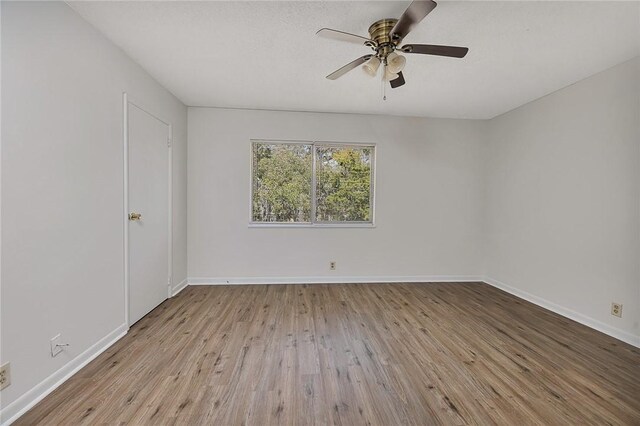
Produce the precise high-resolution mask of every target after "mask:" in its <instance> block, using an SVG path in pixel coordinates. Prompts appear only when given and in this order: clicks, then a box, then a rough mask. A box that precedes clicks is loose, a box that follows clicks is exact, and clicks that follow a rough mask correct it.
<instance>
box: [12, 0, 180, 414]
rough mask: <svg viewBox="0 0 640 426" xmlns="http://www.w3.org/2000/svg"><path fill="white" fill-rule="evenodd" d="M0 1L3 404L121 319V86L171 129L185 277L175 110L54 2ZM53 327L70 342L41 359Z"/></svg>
mask: <svg viewBox="0 0 640 426" xmlns="http://www.w3.org/2000/svg"><path fill="white" fill-rule="evenodd" d="M1 7H2V290H1V291H2V302H1V303H2V305H1V308H2V313H1V321H2V329H1V332H2V350H1V354H0V355H1V358H2V362H11V369H12V379H13V380H12V384H11V386H9V387H8V388H6V389H4V390H3V391H2V407H3V408H5V407H7V405H9V404H11V403H12V402H13V401H15V400H16V399H17V398H18V397H19V396H20V395H22V394H24V393H25V392H26V391H28V390H29V389H31V388H33V387H34V386H35V385H36V384H38V383H40V382H42V381H43V380H44V379H45V378H47V377H49V376H50V375H51V374H52V373H54V372H56V371H58V370H59V369H61V368H62V367H64V366H65V365H66V364H67V363H69V362H70V361H71V360H72V359H73V358H75V357H77V356H78V355H80V354H82V353H83V352H84V351H85V350H87V349H88V348H90V347H91V346H92V345H94V344H95V343H96V342H98V341H99V340H100V339H102V338H103V337H105V336H107V335H108V334H109V333H111V332H112V331H114V330H115V329H117V328H118V327H119V326H121V325H122V324H123V323H124V289H123V217H122V215H123V173H122V170H123V153H122V151H123V149H122V132H123V130H122V125H123V120H122V109H123V106H122V92H124V91H126V92H128V93H129V94H131V95H132V96H133V97H135V98H136V99H138V100H140V101H141V102H144V104H145V105H149V106H151V107H152V108H154V109H155V110H156V111H157V113H158V114H160V115H161V116H163V117H167V118H168V119H169V120H170V121H172V123H173V126H174V136H175V140H174V151H173V154H174V155H173V172H174V175H173V193H174V199H173V201H174V222H173V231H174V247H173V253H174V265H173V273H174V276H173V280H174V282H179V281H181V280H183V279H184V278H186V265H187V260H186V156H187V149H186V143H187V110H186V107H185V106H184V105H183V104H182V103H181V102H180V101H178V100H177V99H176V98H175V97H174V96H172V95H171V94H170V93H168V92H167V91H166V90H165V89H164V88H162V87H161V86H160V85H159V84H158V83H157V82H156V81H154V80H153V79H152V78H151V77H150V76H149V75H148V74H147V73H146V72H145V71H143V70H142V69H141V68H140V67H139V66H138V65H136V64H135V63H133V62H132V61H131V60H130V59H129V58H128V57H126V56H125V55H124V54H123V53H122V52H121V51H120V50H119V49H118V48H116V47H115V46H114V45H113V44H111V43H110V42H108V41H107V40H106V39H105V38H104V37H103V36H102V35H101V34H100V33H98V32H97V31H96V30H95V29H94V28H93V27H92V26H90V25H89V24H88V23H86V22H85V21H84V20H83V19H82V18H80V17H79V16H78V15H77V14H76V13H75V12H74V11H72V10H71V9H70V8H69V7H68V6H67V5H65V4H64V3H59V2H43V3H35V2H15V3H14V2H2V4H1ZM58 333H62V335H63V336H64V338H65V340H66V341H67V342H68V343H69V344H70V345H71V346H69V348H68V349H67V350H66V351H65V353H63V354H61V355H59V356H58V357H56V358H51V356H50V354H49V339H50V338H51V337H53V336H55V335H56V334H58ZM3 414H4V413H3Z"/></svg>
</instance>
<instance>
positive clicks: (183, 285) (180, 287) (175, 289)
mask: <svg viewBox="0 0 640 426" xmlns="http://www.w3.org/2000/svg"><path fill="white" fill-rule="evenodd" d="M188 284H189V281H188V280H187V279H186V278H185V279H184V280H182V281H180V282H179V283H178V285H175V286H173V287H172V288H171V297H173V296H175V295H177V294H178V293H180V292H181V291H182V290H184V289H185V288H187V285H188Z"/></svg>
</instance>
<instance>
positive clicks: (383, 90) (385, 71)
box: [380, 64, 387, 101]
mask: <svg viewBox="0 0 640 426" xmlns="http://www.w3.org/2000/svg"><path fill="white" fill-rule="evenodd" d="M386 74H387V64H384V68H382V78H381V79H380V82H381V83H382V88H381V90H382V100H383V101H386V100H387V85H386V84H384V83H385V81H384V76H385V75H386Z"/></svg>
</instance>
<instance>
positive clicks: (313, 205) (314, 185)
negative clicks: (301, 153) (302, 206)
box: [311, 143, 318, 224]
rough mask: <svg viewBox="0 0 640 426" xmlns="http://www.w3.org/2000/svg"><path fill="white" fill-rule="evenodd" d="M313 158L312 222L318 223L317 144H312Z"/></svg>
mask: <svg viewBox="0 0 640 426" xmlns="http://www.w3.org/2000/svg"><path fill="white" fill-rule="evenodd" d="M311 151H312V155H313V159H312V160H311V223H312V224H314V223H316V218H317V211H316V208H317V206H318V203H317V200H316V144H315V143H313V144H312V145H311Z"/></svg>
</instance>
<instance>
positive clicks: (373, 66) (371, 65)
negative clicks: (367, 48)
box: [362, 56, 380, 78]
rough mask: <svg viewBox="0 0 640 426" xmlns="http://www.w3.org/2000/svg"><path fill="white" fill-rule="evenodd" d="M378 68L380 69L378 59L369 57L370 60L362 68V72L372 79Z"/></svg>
mask: <svg viewBox="0 0 640 426" xmlns="http://www.w3.org/2000/svg"><path fill="white" fill-rule="evenodd" d="M378 68H380V59H378V57H377V56H373V57H371V59H369V60H368V61H367V63H365V64H364V65H363V66H362V70H363V71H364V72H365V73H366V74H367V75H368V76H369V77H372V78H373V77H375V76H376V74H377V73H378Z"/></svg>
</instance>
